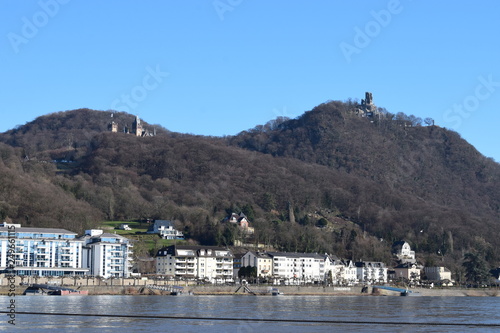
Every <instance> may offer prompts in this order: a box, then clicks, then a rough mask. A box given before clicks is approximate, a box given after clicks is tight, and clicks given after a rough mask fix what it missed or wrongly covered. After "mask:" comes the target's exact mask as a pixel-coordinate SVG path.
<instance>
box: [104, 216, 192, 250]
mask: <svg viewBox="0 0 500 333" xmlns="http://www.w3.org/2000/svg"><path fill="white" fill-rule="evenodd" d="M120 224H128V226H129V227H130V228H131V229H132V230H119V229H115V228H116V227H119V226H120ZM148 227H149V225H148V224H147V223H145V222H143V223H139V222H135V221H133V222H130V221H105V222H102V223H101V228H102V229H103V230H104V232H108V233H112V234H117V235H120V236H123V237H126V238H128V239H131V240H133V241H135V242H134V244H136V245H139V244H141V245H140V246H144V247H146V249H147V250H148V251H153V252H154V250H158V249H160V248H162V247H164V246H169V245H174V244H183V243H184V241H183V240H170V239H162V238H161V237H160V236H158V235H157V234H146V231H147V230H148ZM142 244H144V245H142Z"/></svg>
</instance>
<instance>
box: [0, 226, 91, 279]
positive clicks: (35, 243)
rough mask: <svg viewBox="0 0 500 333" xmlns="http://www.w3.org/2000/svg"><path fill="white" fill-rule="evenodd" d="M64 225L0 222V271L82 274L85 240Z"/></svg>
mask: <svg viewBox="0 0 500 333" xmlns="http://www.w3.org/2000/svg"><path fill="white" fill-rule="evenodd" d="M76 236H77V234H76V233H74V232H71V231H68V230H65V229H53V228H23V227H21V225H20V224H9V223H5V222H4V223H2V224H0V271H2V272H10V273H13V274H17V275H38V276H63V275H84V274H86V273H87V272H88V271H89V269H88V268H87V267H85V266H84V265H83V264H82V257H83V255H82V253H83V245H84V242H83V241H82V240H79V239H76Z"/></svg>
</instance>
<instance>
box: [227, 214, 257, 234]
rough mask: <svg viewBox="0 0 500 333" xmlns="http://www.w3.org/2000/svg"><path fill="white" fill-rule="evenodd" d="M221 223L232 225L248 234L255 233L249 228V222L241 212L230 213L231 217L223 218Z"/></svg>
mask: <svg viewBox="0 0 500 333" xmlns="http://www.w3.org/2000/svg"><path fill="white" fill-rule="evenodd" d="M223 222H228V223H234V224H236V225H237V226H238V227H239V228H241V229H242V230H243V231H245V232H246V233H248V234H253V233H254V231H255V230H254V228H253V227H251V226H250V222H249V221H248V218H247V217H246V215H245V214H243V212H240V213H239V214H236V213H231V215H229V216H227V217H226V218H224V220H223Z"/></svg>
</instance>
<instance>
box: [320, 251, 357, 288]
mask: <svg viewBox="0 0 500 333" xmlns="http://www.w3.org/2000/svg"><path fill="white" fill-rule="evenodd" d="M325 271H326V279H327V281H328V283H331V284H333V285H353V284H356V283H358V277H357V272H356V266H355V265H354V263H353V262H352V260H344V259H339V258H337V257H335V256H328V257H327V258H326V260H325Z"/></svg>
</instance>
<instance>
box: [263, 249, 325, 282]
mask: <svg viewBox="0 0 500 333" xmlns="http://www.w3.org/2000/svg"><path fill="white" fill-rule="evenodd" d="M267 253H268V254H269V256H270V257H271V258H272V259H273V272H272V275H273V277H275V278H276V279H282V280H288V281H290V280H292V281H293V282H294V283H311V282H319V281H321V282H322V281H324V279H325V274H326V271H325V258H326V256H324V255H320V254H317V253H292V252H267Z"/></svg>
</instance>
